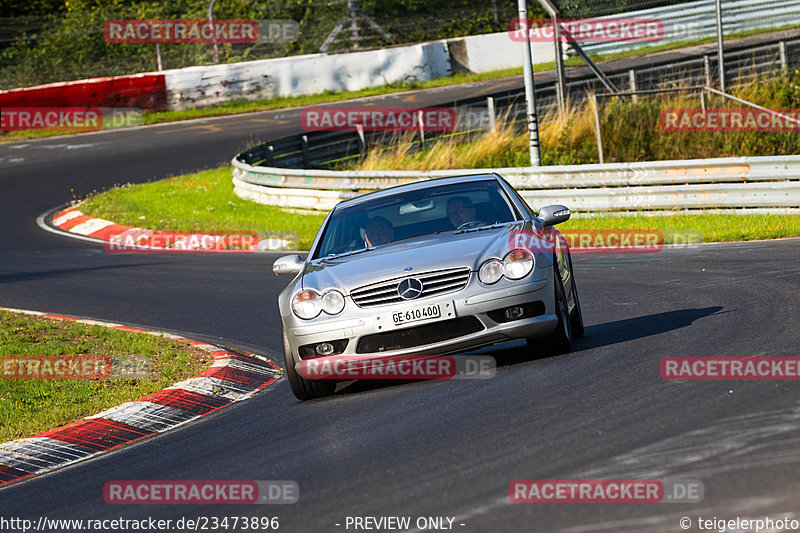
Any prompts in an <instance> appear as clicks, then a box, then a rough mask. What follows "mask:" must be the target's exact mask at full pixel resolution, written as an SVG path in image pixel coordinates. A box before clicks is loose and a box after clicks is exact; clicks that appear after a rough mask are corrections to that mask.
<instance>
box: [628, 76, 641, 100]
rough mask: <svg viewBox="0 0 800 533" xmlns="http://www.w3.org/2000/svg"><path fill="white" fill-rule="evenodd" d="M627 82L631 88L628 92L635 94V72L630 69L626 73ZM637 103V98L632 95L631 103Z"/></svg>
mask: <svg viewBox="0 0 800 533" xmlns="http://www.w3.org/2000/svg"><path fill="white" fill-rule="evenodd" d="M628 80H630V86H631V87H630V90H631V92H634V93H635V92H636V71H635V70H633V69H630V70H629V71H628ZM638 102H639V97H638V96H637V95H635V94H634V95H633V103H634V104H635V103H638Z"/></svg>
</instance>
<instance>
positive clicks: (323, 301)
mask: <svg viewBox="0 0 800 533" xmlns="http://www.w3.org/2000/svg"><path fill="white" fill-rule="evenodd" d="M342 309H344V295H342V293H341V292H339V291H337V290H336V289H329V290H327V291H325V292H324V293H322V294H320V293H319V292H317V291H315V290H314V289H306V290H303V291H300V292H298V293H297V294H295V295H294V297H293V298H292V311H293V312H294V314H295V315H297V316H298V317H300V318H302V319H303V320H311V319H312V318H316V317H318V316H319V314H320V313H321V312H323V311H324V312H325V313H327V314H329V315H336V314H338V313H341V312H342Z"/></svg>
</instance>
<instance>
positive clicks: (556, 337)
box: [527, 261, 572, 355]
mask: <svg viewBox="0 0 800 533" xmlns="http://www.w3.org/2000/svg"><path fill="white" fill-rule="evenodd" d="M553 289H554V290H553V292H554V293H555V304H556V316H558V324H556V329H555V330H553V332H552V333H551V334H550V335H548V336H547V337H545V338H544V339H540V340H537V339H528V340H527V342H528V346H530V347H534V348H537V347H538V348H540V349H543V350H544V351H545V352H546V353H547V354H549V355H559V354H562V353H567V352H568V351H569V349H570V346H571V345H572V320H571V319H570V316H569V309H568V308H567V293H566V292H565V291H564V283H562V281H561V276H560V275H559V273H558V265H557V264H556V263H555V261H554V262H553Z"/></svg>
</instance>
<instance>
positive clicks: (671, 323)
mask: <svg viewBox="0 0 800 533" xmlns="http://www.w3.org/2000/svg"><path fill="white" fill-rule="evenodd" d="M720 311H722V307H721V306H714V307H704V308H700V309H681V310H677V311H667V312H664V313H654V314H651V315H644V316H638V317H633V318H626V319H623V320H615V321H613V322H606V323H603V324H595V325H592V326H587V328H586V336H585V337H583V338H581V339H578V340H576V341H575V342H574V343H573V345H572V350H571V351H570V352H569V353H577V352H581V351H584V350H590V349H593V348H599V347H602V346H609V345H612V344H618V343H620V342H628V341H632V340H635V339H641V338H645V337H650V336H651V335H658V334H659V333H666V332H668V331H674V330H676V329H681V328H685V327H687V326H690V325H692V324H693V323H694V322H695V321H696V320H698V319H701V318H705V317H707V316H711V315H715V314H718V313H719V312H720ZM726 312H727V311H726ZM512 342H513V346H511V344H512ZM512 342H507V343H502V344H498V345H494V347H487V348H484V349H481V350H479V353H481V354H485V355H491V356H492V357H494V358H495V360H496V362H497V366H498V368H499V367H503V366H508V365H515V364H520V363H526V362H530V361H534V360H536V359H542V358H546V357H551V356H552V354H548V353H537V352H536V350H535V349H531V348H528V347H527V346H526V345H525V344H520V341H512ZM466 353H476V351H474V350H473V351H471V352H464V354H466ZM416 381H425V380H399V379H395V380H380V381H378V380H359V381H353V382H351V383H349V384H347V385H345V386H344V387H341V388H340V389H339V390H338V391H337V392H336V396H343V395H349V394H358V393H362V392H366V391H370V390H377V389H382V388H384V387H391V386H397V385H404V384H408V383H414V382H416Z"/></svg>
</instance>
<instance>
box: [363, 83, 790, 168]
mask: <svg viewBox="0 0 800 533" xmlns="http://www.w3.org/2000/svg"><path fill="white" fill-rule="evenodd" d="M732 85H733V88H732V89H729V92H730V93H731V94H733V95H735V96H738V97H740V98H744V99H745V100H748V101H751V102H753V103H756V104H759V105H762V106H766V107H770V108H783V109H787V108H800V71H795V72H794V73H793V74H792V75H791V76H784V77H782V78H779V79H777V80H772V81H769V82H764V83H762V82H758V83H749V84H747V83H744V80H734V83H733V84H732ZM706 105H707V106H708V107H718V108H719V107H744V106H742V105H740V104H736V103H733V102H729V101H728V102H725V101H722V99H721V98H719V97H711V98H709V97H708V95H707V98H706ZM699 107H700V96H699V94H698V93H697V92H689V91H687V92H680V93H667V94H665V95H660V96H655V97H649V98H644V97H640V100H639V102H638V103H636V104H634V103H633V102H632V101H631V100H630V99H629V98H614V99H611V98H605V99H602V100H601V131H602V137H603V148H604V154H605V160H606V162H610V161H617V162H622V161H655V160H670V159H693V158H707V157H725V156H743V155H782V154H797V153H800V136H798V135H797V133H796V132H781V133H765V132H744V133H730V132H715V133H687V132H664V131H662V130H661V125H660V115H661V111H662V110H664V109H674V108H699ZM539 134H540V143H541V154H542V163H543V164H545V165H557V164H584V163H596V162H598V156H597V145H596V142H595V134H594V115H593V112H592V108H591V104H589V103H585V102H575V101H570V102H568V104H567V109H566V112H565V115H564V120H558V118H557V117H555V116H543V117H541V124H540V130H539ZM413 139H414V136H413V134H408V135H405V136H398V137H397V138H396V139H395V143H394V145H393V146H392V147H391V148H388V149H383V150H374V151H370V152H369V153H368V154H367V155H366V156H365V157H364V158H362V160H361V161H359V162H358V163H357V164H354V165H353V166H352V167H351V168H359V169H365V170H396V169H408V170H434V169H448V168H500V167H516V166H527V165H528V164H529V159H528V138H527V133H520V132H519V131H517V130H515V129H514V128H513V127H512V125H510V124H509V123H508V122H507V121H506V120H504V117H500V118H499V120H498V126H497V128H496V129H494V130H492V131H489V132H487V133H485V134H482V135H478V136H474V137H473V138H472V139H469V140H466V141H465V140H464V139H463V136H452V137H450V138H448V139H446V140H442V141H440V142H438V143H435V144H432V145H431V146H430V147H426V148H425V149H424V150H420V151H412V147H413Z"/></svg>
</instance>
